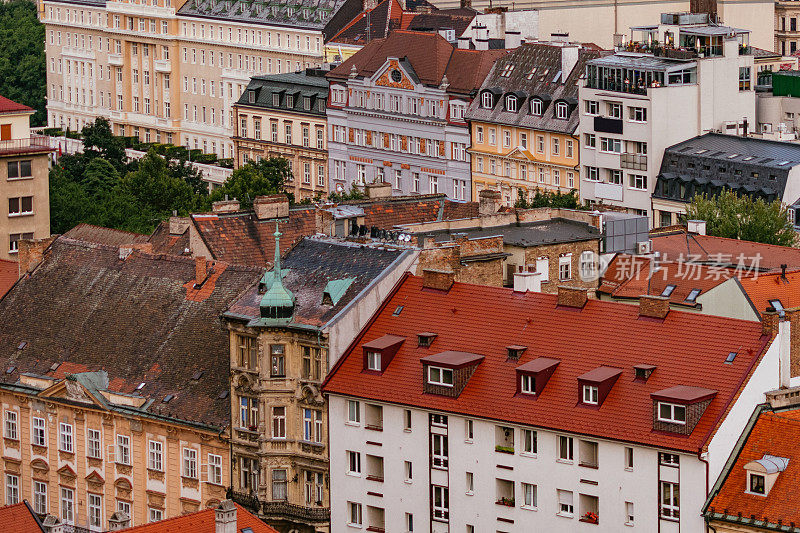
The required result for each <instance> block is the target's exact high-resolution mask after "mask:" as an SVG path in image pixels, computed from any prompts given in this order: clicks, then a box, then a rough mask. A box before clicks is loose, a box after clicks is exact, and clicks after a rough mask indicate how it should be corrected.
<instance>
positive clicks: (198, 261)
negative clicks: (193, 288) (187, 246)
mask: <svg viewBox="0 0 800 533" xmlns="http://www.w3.org/2000/svg"><path fill="white" fill-rule="evenodd" d="M207 276H208V261H206V258H205V257H195V258H194V280H195V281H196V282H197V283H203V282H204V281H205V279H206V277H207Z"/></svg>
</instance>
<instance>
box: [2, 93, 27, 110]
mask: <svg viewBox="0 0 800 533" xmlns="http://www.w3.org/2000/svg"><path fill="white" fill-rule="evenodd" d="M33 111H34V110H33V109H32V108H30V107H28V106H26V105H23V104H18V103H17V102H15V101H14V100H9V99H8V98H6V97H5V96H1V95H0V114H2V113H8V114H11V113H33Z"/></svg>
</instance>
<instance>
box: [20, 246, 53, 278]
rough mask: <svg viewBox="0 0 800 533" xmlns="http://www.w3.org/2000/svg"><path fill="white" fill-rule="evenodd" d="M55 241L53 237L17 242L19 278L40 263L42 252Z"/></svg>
mask: <svg viewBox="0 0 800 533" xmlns="http://www.w3.org/2000/svg"><path fill="white" fill-rule="evenodd" d="M54 240H55V237H47V238H46V239H38V240H27V239H22V240H20V241H17V246H18V249H17V261H19V277H22V276H24V275H25V274H27V273H28V272H31V271H32V270H33V269H34V268H36V267H37V266H38V265H39V263H41V262H42V258H43V257H44V251H45V250H47V247H48V246H50V243H52V242H53V241H54Z"/></svg>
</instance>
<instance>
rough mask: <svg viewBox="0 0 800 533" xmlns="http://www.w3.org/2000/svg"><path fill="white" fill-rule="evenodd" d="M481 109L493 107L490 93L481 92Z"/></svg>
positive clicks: (492, 97) (492, 98)
mask: <svg viewBox="0 0 800 533" xmlns="http://www.w3.org/2000/svg"><path fill="white" fill-rule="evenodd" d="M481 107H482V108H484V109H491V108H493V107H494V95H493V94H492V93H491V92H490V91H483V94H482V95H481Z"/></svg>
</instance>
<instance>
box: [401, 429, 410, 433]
mask: <svg viewBox="0 0 800 533" xmlns="http://www.w3.org/2000/svg"><path fill="white" fill-rule="evenodd" d="M403 433H411V428H405V429H403Z"/></svg>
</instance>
